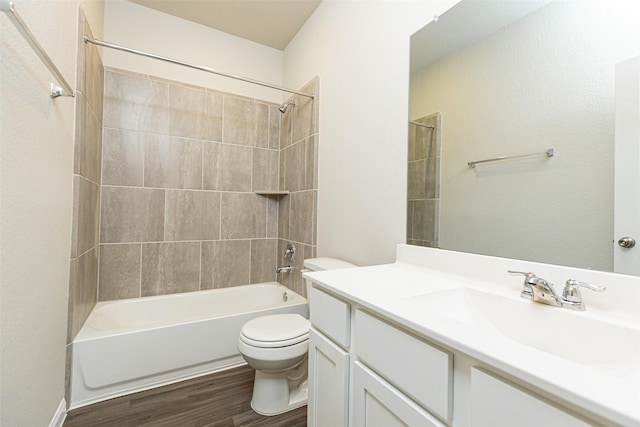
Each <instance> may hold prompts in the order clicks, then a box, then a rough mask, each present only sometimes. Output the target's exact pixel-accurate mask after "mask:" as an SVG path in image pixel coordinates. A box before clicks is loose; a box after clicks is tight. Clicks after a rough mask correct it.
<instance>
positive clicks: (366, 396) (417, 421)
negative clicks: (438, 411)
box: [353, 362, 445, 427]
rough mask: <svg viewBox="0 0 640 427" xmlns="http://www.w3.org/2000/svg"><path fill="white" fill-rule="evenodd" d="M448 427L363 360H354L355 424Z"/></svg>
mask: <svg viewBox="0 0 640 427" xmlns="http://www.w3.org/2000/svg"><path fill="white" fill-rule="evenodd" d="M406 426H411V427H445V425H444V424H442V423H441V422H440V421H438V420H437V419H436V418H435V417H434V416H433V415H431V414H429V413H428V412H427V411H425V410H424V408H422V407H420V406H419V405H418V404H417V403H415V402H414V401H412V400H411V399H409V398H408V397H407V396H405V395H404V394H403V393H402V392H400V391H399V390H398V389H396V388H395V387H393V386H392V385H391V384H389V383H388V382H386V381H385V380H384V379H382V378H381V377H380V376H378V375H377V374H375V373H374V372H373V371H371V370H370V369H368V368H367V367H366V366H364V365H363V364H362V363H360V362H354V364H353V427H406Z"/></svg>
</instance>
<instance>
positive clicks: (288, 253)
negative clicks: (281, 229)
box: [283, 243, 296, 263]
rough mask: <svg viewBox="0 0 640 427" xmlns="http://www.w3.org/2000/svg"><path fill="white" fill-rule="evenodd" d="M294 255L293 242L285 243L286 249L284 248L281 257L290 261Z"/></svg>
mask: <svg viewBox="0 0 640 427" xmlns="http://www.w3.org/2000/svg"><path fill="white" fill-rule="evenodd" d="M295 256H296V247H295V246H293V243H289V244H288V245H287V249H285V251H284V255H283V257H284V259H286V260H287V261H289V263H292V262H293V259H294V258H295Z"/></svg>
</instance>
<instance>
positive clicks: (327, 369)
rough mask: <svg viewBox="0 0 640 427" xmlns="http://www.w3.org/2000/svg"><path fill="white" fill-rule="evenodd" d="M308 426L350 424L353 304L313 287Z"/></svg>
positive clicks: (324, 426)
mask: <svg viewBox="0 0 640 427" xmlns="http://www.w3.org/2000/svg"><path fill="white" fill-rule="evenodd" d="M310 301H311V308H310V318H311V325H312V326H311V330H310V331H309V400H308V404H307V405H308V417H307V424H308V425H309V427H333V426H335V427H340V426H345V427H346V426H347V423H348V414H349V353H348V351H347V350H348V348H349V341H350V320H351V319H350V310H351V309H350V305H349V304H347V303H345V302H344V301H340V300H339V299H337V298H334V297H332V296H331V295H328V294H326V293H324V292H322V291H319V290H318V289H316V288H312V289H311V295H310Z"/></svg>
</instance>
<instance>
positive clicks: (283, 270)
mask: <svg viewBox="0 0 640 427" xmlns="http://www.w3.org/2000/svg"><path fill="white" fill-rule="evenodd" d="M291 270H293V267H291V266H290V265H287V266H286V267H277V268H276V274H280V273H291Z"/></svg>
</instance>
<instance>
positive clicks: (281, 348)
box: [238, 258, 355, 415]
mask: <svg viewBox="0 0 640 427" xmlns="http://www.w3.org/2000/svg"><path fill="white" fill-rule="evenodd" d="M304 266H305V268H306V269H307V271H320V270H328V269H336V268H349V267H355V265H353V264H349V263H348V262H345V261H341V260H337V259H334V258H312V259H307V260H305V261H304ZM306 285H307V295H309V289H308V288H309V287H310V283H306ZM309 325H310V322H309V320H307V319H305V318H304V317H302V316H301V315H299V314H295V313H293V314H274V315H269V316H262V317H257V318H255V319H252V320H250V321H248V322H247V323H245V324H244V326H243V327H242V330H241V331H240V336H239V337H238V350H239V351H240V354H242V357H244V359H245V360H246V362H247V363H248V364H249V366H251V367H252V368H254V369H255V370H256V376H255V379H254V384H253V396H252V398H251V407H252V408H253V410H254V411H255V412H257V413H259V414H261V415H278V414H281V413H283V412H287V411H290V410H293V409H295V408H298V407H300V406H303V405H305V404H306V403H307V376H308V375H307V354H308V353H309Z"/></svg>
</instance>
